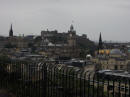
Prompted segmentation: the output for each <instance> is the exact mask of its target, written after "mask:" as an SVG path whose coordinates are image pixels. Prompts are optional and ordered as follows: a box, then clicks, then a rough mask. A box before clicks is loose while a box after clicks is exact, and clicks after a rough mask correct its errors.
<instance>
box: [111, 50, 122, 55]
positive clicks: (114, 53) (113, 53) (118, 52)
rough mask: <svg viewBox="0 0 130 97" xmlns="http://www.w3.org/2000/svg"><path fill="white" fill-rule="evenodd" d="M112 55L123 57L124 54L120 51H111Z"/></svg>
mask: <svg viewBox="0 0 130 97" xmlns="http://www.w3.org/2000/svg"><path fill="white" fill-rule="evenodd" d="M110 54H112V55H122V52H121V51H120V50H119V49H112V50H111V51H110Z"/></svg>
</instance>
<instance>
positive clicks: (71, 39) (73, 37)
mask: <svg viewBox="0 0 130 97" xmlns="http://www.w3.org/2000/svg"><path fill="white" fill-rule="evenodd" d="M68 34H69V36H68V43H69V46H70V47H75V46H76V31H75V30H74V27H73V25H71V26H70V30H69V31H68Z"/></svg>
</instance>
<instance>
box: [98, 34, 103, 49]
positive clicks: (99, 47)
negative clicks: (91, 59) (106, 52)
mask: <svg viewBox="0 0 130 97" xmlns="http://www.w3.org/2000/svg"><path fill="white" fill-rule="evenodd" d="M98 49H99V50H100V49H103V42H102V35H101V32H100V36H99V44H98Z"/></svg>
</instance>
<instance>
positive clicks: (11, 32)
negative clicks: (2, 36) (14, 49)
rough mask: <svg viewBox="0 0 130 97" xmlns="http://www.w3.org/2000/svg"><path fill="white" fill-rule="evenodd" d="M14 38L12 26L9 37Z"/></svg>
mask: <svg viewBox="0 0 130 97" xmlns="http://www.w3.org/2000/svg"><path fill="white" fill-rule="evenodd" d="M12 36H13V28H12V24H11V27H10V31H9V37H12Z"/></svg>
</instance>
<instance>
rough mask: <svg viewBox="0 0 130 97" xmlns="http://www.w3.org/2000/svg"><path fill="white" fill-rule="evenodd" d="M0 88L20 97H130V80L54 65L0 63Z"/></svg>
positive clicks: (48, 63) (50, 63) (14, 62)
mask: <svg viewBox="0 0 130 97" xmlns="http://www.w3.org/2000/svg"><path fill="white" fill-rule="evenodd" d="M0 88H1V89H7V90H8V91H9V92H11V93H13V94H15V95H16V97H130V80H129V79H128V78H123V77H121V78H120V77H115V76H108V75H103V74H99V73H95V72H90V71H84V70H82V69H79V68H75V67H71V66H66V65H58V64H55V63H53V62H20V61H6V62H5V61H0Z"/></svg>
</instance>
